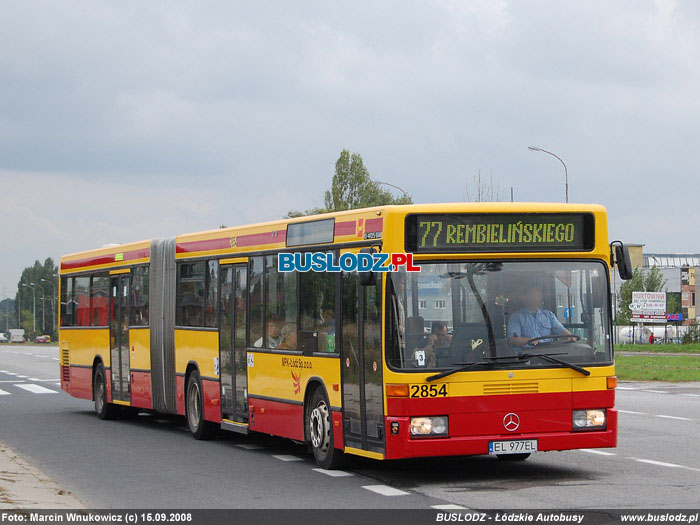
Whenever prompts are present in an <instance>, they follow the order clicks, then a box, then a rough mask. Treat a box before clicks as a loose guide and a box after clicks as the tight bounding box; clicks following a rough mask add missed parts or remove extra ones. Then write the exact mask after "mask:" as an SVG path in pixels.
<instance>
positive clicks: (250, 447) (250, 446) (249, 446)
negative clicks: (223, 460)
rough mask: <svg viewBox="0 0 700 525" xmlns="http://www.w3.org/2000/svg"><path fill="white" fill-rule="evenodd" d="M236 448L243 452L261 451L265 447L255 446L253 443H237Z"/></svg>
mask: <svg viewBox="0 0 700 525" xmlns="http://www.w3.org/2000/svg"><path fill="white" fill-rule="evenodd" d="M236 446H237V447H238V448H242V449H244V450H262V449H264V448H265V447H263V446H261V445H256V444H255V443H239V444H238V445H236Z"/></svg>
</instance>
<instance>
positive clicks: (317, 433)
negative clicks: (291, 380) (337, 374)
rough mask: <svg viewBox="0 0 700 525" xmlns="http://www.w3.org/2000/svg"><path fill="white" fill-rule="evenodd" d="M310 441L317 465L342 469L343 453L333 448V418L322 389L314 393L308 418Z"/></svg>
mask: <svg viewBox="0 0 700 525" xmlns="http://www.w3.org/2000/svg"><path fill="white" fill-rule="evenodd" d="M307 428H308V429H309V439H310V440H311V447H312V449H313V451H314V459H315V460H316V464H317V465H318V466H319V467H321V468H324V469H327V470H334V469H337V468H340V466H341V464H342V463H343V452H342V451H341V450H339V449H336V448H334V447H333V418H332V417H331V410H330V405H329V403H328V398H327V397H326V393H325V392H324V391H323V389H322V388H317V389H316V391H315V392H314V395H313V398H312V401H311V406H310V407H309V414H308V417H307Z"/></svg>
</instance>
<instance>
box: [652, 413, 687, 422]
mask: <svg viewBox="0 0 700 525" xmlns="http://www.w3.org/2000/svg"><path fill="white" fill-rule="evenodd" d="M656 417H662V418H664V419H678V420H679V421H692V419H690V418H689V417H679V416H665V415H663V414H656Z"/></svg>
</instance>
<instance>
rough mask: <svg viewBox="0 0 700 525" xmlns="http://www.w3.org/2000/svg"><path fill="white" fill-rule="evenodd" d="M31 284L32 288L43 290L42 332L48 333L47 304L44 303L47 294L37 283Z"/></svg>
mask: <svg viewBox="0 0 700 525" xmlns="http://www.w3.org/2000/svg"><path fill="white" fill-rule="evenodd" d="M31 284H32V286H36V287H38V288H39V290H41V331H42V332H46V303H45V302H44V301H45V300H46V294H45V293H44V289H43V288H42V287H41V286H39V285H38V284H36V283H31ZM35 335H36V334H35ZM42 335H43V334H42Z"/></svg>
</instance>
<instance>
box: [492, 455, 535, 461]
mask: <svg viewBox="0 0 700 525" xmlns="http://www.w3.org/2000/svg"><path fill="white" fill-rule="evenodd" d="M496 457H497V458H498V459H500V460H501V461H525V460H526V459H527V458H529V457H530V454H496Z"/></svg>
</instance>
